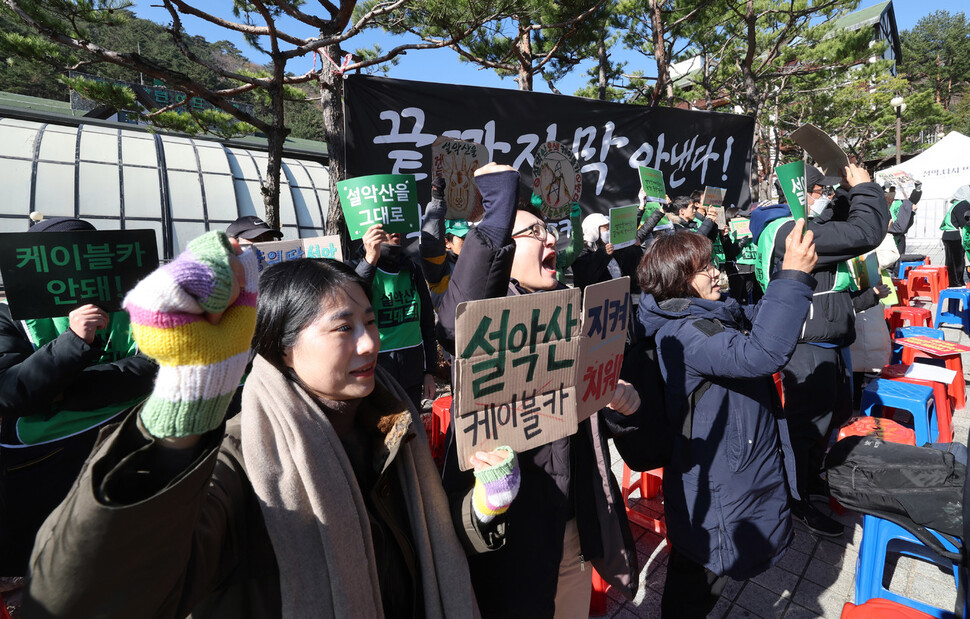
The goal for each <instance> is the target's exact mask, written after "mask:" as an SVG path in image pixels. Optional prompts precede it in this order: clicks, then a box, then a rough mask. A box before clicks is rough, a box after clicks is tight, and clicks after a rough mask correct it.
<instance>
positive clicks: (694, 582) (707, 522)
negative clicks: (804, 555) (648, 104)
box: [638, 222, 817, 617]
mask: <svg viewBox="0 0 970 619" xmlns="http://www.w3.org/2000/svg"><path fill="white" fill-rule="evenodd" d="M803 229H804V226H803V222H799V223H798V224H796V227H795V230H794V231H793V232H792V234H791V236H790V237H789V238H788V242H787V249H788V251H787V253H786V255H785V261H784V264H783V265H782V268H783V270H782V272H781V273H779V274H778V275H777V276H776V277H775V278H774V279H773V280H772V282H771V285H770V286H769V287H768V290H767V292H766V294H765V296H764V298H763V299H762V301H761V303H759V304H758V305H757V306H746V307H742V306H740V305H738V304H737V302H735V301H734V300H733V299H730V298H728V299H725V300H722V295H721V291H720V286H719V281H720V277H719V273H718V270H717V267H716V266H715V265H714V264H713V262H712V260H711V258H712V256H711V250H712V247H711V242H710V240H708V239H707V238H705V237H703V236H701V235H699V234H695V233H692V232H686V231H681V232H677V233H675V234H671V235H667V236H663V237H660V238H657V239H656V240H654V242H653V243H652V244H651V245H650V247H649V248H648V249H647V251H646V253H645V254H644V256H643V260H641V262H640V266H639V268H638V276H639V279H640V287H641V289H642V290H643V296H642V298H641V300H640V307H639V311H638V319H639V321H640V322H641V324H642V325H643V327H644V329H645V332H646V335H647V336H648V337H653V338H654V339H655V342H656V345H657V352H658V358H659V360H660V364H661V371H662V373H663V376H664V383H665V397H666V403H665V405H666V410H667V411H668V413H669V412H670V411H682V410H684V406H685V404H686V403H687V402H688V400H689V399H690V401H692V404H693V407H694V409H693V424H692V427H691V429H690V439H689V441H688V440H685V438H684V437H681V438H679V439H678V440H677V443H676V444H675V447H674V454H673V461H674V462H675V463H678V464H679V465H678V466H668V467H667V469H666V470H665V471H664V513H665V516H666V522H667V537H668V539H669V540H670V545H671V554H670V560H669V562H668V567H667V582H666V585H665V587H664V594H663V600H662V614H663V616H664V617H703V616H705V615H707V614H708V613H709V612H710V611H711V609H712V608H713V607H714V605H715V604H716V603H717V600H718V597H719V596H720V594H721V590H722V589H723V588H724V584H725V583H726V581H727V577H729V576H730V577H731V578H734V579H738V580H743V579H747V578H750V577H752V576H754V575H756V574H758V573H760V572H763V571H764V570H766V569H768V568H769V567H771V566H772V565H773V564H774V563H775V562H777V561H778V559H780V558H781V555H782V553H783V551H784V550H785V548H786V547H787V546H788V544H789V542H790V541H791V537H792V527H791V516H790V513H789V508H788V493H789V489H791V491H792V492H795V490H794V485H793V484H794V460H793V459H792V457H791V445H790V443H789V441H788V433H787V428H786V426H785V421H784V419H783V418H782V417H781V407H780V403H779V402H778V396H777V393H776V391H775V386H774V382H773V380H772V377H771V375H772V374H773V373H774V372H777V371H778V370H780V369H781V368H782V367H784V365H785V364H786V363H787V361H788V359H789V357H790V356H791V354H792V351H793V350H794V349H795V343H796V342H797V341H798V334H799V331H800V329H801V325H802V323H803V322H804V320H805V317H806V315H807V313H808V308H809V305H810V303H811V299H812V290H813V288H814V286H815V280H814V278H812V276H811V275H810V272H811V270H812V267H813V266H814V265H815V262H816V260H817V256H816V254H815V246H814V244H813V242H812V233H811V232H808V233H806V234H805V235H804V236H803V235H802V231H803ZM675 425H676V427H680V425H679V424H675ZM783 454H784V455H783ZM786 475H787V479H788V480H789V481H790V483H786Z"/></svg>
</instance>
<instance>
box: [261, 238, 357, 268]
mask: <svg viewBox="0 0 970 619" xmlns="http://www.w3.org/2000/svg"><path fill="white" fill-rule="evenodd" d="M253 250H254V251H255V252H256V258H257V259H258V260H259V270H260V271H262V270H263V269H265V268H266V267H269V266H272V265H274V264H279V263H280V262H289V261H290V260H299V259H300V258H330V259H331V260H337V261H340V262H343V259H344V256H343V252H342V251H341V250H340V237H339V236H338V235H336V234H334V235H330V236H317V237H313V238H310V239H294V240H292V241H269V242H267V243H254V244H253Z"/></svg>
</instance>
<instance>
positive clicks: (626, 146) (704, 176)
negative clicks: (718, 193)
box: [344, 75, 754, 213]
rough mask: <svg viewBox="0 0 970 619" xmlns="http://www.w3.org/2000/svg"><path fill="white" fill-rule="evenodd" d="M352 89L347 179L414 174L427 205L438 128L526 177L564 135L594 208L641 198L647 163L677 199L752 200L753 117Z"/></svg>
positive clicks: (530, 96) (589, 207)
mask: <svg viewBox="0 0 970 619" xmlns="http://www.w3.org/2000/svg"><path fill="white" fill-rule="evenodd" d="M344 89H345V90H344V109H345V115H346V123H347V124H346V129H347V131H346V137H347V174H348V177H354V176H364V175H367V174H398V173H401V174H415V175H416V176H417V180H418V193H419V195H420V198H421V201H422V203H423V202H425V201H427V199H428V197H429V196H430V179H429V178H428V176H427V173H428V171H429V170H430V169H431V143H432V142H433V141H434V139H435V138H436V137H437V136H439V135H444V136H448V137H454V138H460V139H462V140H468V141H471V142H477V143H479V144H483V145H484V146H485V147H486V148H487V149H488V150H489V152H490V154H491V160H492V161H497V162H498V163H506V164H509V165H511V166H512V167H514V168H516V169H518V170H519V172H520V174H522V177H523V178H524V179H525V180H526V183H528V182H529V181H531V180H532V164H533V153H534V152H535V151H536V149H537V148H538V147H539V146H540V145H541V144H542V143H544V142H546V141H558V142H562V143H563V144H564V145H566V146H567V147H570V148H571V149H572V151H573V153H574V154H575V155H576V158H577V159H578V160H579V164H580V166H581V171H582V176H583V193H582V197H581V199H580V203H581V204H582V206H583V210H584V211H586V212H600V213H607V212H608V209H609V208H610V207H613V206H622V205H626V204H634V203H636V202H637V192H638V191H639V188H640V180H639V177H638V174H637V168H638V167H639V166H648V167H651V168H657V169H659V170H661V171H662V172H663V175H664V182H665V183H666V186H667V193H668V195H670V197H671V198H674V197H676V196H681V195H688V194H690V192H691V191H694V190H695V189H699V190H703V189H704V187H705V186H707V185H710V186H714V187H723V188H725V189H726V190H727V194H726V196H725V200H724V202H725V205H726V206H731V205H736V206H740V207H744V206H746V205H747V204H748V202H749V201H750V191H749V187H750V171H751V146H752V141H753V137H754V119H753V118H751V117H748V116H738V115H735V114H719V113H715V112H701V111H688V110H680V109H674V108H660V107H655V108H651V107H644V106H639V105H628V104H622V103H609V102H604V101H596V100H593V99H583V98H580V97H568V96H562V95H552V94H545V93H535V92H520V91H517V90H505V89H501V88H479V87H474V86H453V85H447V84H432V83H426V82H414V81H407V80H394V79H388V78H383V77H372V76H364V75H351V76H349V77H348V78H347V79H346V80H345V82H344Z"/></svg>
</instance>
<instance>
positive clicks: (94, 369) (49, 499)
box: [0, 217, 157, 576]
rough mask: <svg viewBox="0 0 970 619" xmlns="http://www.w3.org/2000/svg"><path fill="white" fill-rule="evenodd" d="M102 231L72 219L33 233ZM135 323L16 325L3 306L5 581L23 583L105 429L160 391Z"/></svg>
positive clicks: (88, 320) (0, 414)
mask: <svg viewBox="0 0 970 619" xmlns="http://www.w3.org/2000/svg"><path fill="white" fill-rule="evenodd" d="M93 230H95V228H94V226H93V225H91V224H90V223H88V222H87V221H84V220H81V219H74V218H69V217H57V218H53V219H45V220H43V221H41V222H40V223H37V224H35V225H34V226H33V227H32V228H30V231H31V232H67V231H73V232H80V233H84V232H86V231H93ZM156 370H157V367H156V365H155V364H154V363H153V362H152V361H151V360H150V359H148V358H147V357H145V356H143V355H140V354H137V348H136V346H135V343H134V341H133V340H132V339H131V337H130V335H129V325H128V314H126V313H125V312H121V311H119V312H106V311H104V310H102V309H100V308H99V307H97V306H95V305H90V304H87V305H82V306H80V307H77V308H75V309H73V310H71V311H70V312H69V313H68V314H67V315H65V316H59V317H55V318H34V319H28V320H14V319H13V318H12V317H11V315H10V308H9V307H8V306H7V305H6V304H0V462H2V483H0V490H2V497H0V498H2V500H0V506H2V512H0V576H22V575H24V574H25V573H26V571H27V560H28V558H29V557H30V550H31V548H32V547H33V545H34V535H35V534H36V533H37V529H38V528H40V525H41V523H42V522H43V521H44V519H45V518H46V517H47V516H48V514H50V512H51V511H52V510H53V509H54V508H55V507H56V506H57V504H58V503H60V502H61V500H62V499H64V497H65V496H66V495H67V493H68V491H69V490H70V488H71V486H72V485H73V484H74V481H75V478H76V477H77V474H78V472H79V471H80V470H81V466H82V465H83V464H84V460H85V459H86V458H87V457H88V455H89V454H90V453H91V448H92V447H93V445H94V443H95V439H96V438H97V436H98V431H99V430H100V428H101V427H102V426H103V425H104V424H106V423H108V422H109V421H111V420H115V419H119V418H121V416H122V415H124V413H126V412H127V411H128V410H130V408H131V407H132V406H134V405H135V404H137V403H138V402H140V401H141V400H143V399H144V398H145V397H146V396H147V395H148V393H149V392H150V391H151V388H152V380H153V379H154V377H155V372H156Z"/></svg>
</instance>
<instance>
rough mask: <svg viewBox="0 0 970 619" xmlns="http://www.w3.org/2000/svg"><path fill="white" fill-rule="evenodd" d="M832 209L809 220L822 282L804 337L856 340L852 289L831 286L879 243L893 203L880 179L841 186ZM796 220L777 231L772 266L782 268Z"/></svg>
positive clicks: (805, 339)
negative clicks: (841, 269) (844, 266)
mask: <svg viewBox="0 0 970 619" xmlns="http://www.w3.org/2000/svg"><path fill="white" fill-rule="evenodd" d="M830 209H831V210H830V211H829V209H826V212H825V213H823V215H824V216H819V217H817V218H815V219H814V220H811V221H809V223H808V229H809V230H811V231H812V232H813V233H814V235H815V251H816V252H818V264H817V265H816V267H815V270H814V271H812V275H813V276H814V277H815V279H816V280H817V282H818V285H817V286H816V287H815V295H814V296H813V297H812V307H811V308H810V309H809V312H808V319H807V320H806V321H805V325H804V327H803V328H802V335H801V338H800V340H799V341H800V342H824V343H829V344H835V345H838V346H848V345H849V344H851V343H852V342H853V340H855V309H854V308H853V306H852V297H851V296H850V294H849V292H848V291H844V292H832V289H833V287H834V286H835V282H836V275H837V270H838V268H839V265H840V264H841V263H843V262H845V261H846V260H849V259H851V258H855V257H856V256H861V255H862V254H864V253H866V252H869V251H872V250H873V249H875V248H876V247H878V246H879V243H881V242H882V240H883V239H884V238H885V237H886V230H887V229H888V227H889V207H888V206H887V205H886V199H885V197H884V196H883V191H882V188H881V187H880V186H879V185H877V184H876V183H860V184H858V185H856V186H855V187H853V188H852V189H851V190H849V191H846V190H844V189H839V190H838V191H837V192H836V197H835V200H834V202H833V204H832V205H831V207H830ZM794 226H795V222H794V221H790V222H786V223H784V224H782V225H781V227H780V228H779V229H778V232H777V234H776V235H775V244H774V251H773V252H772V266H773V268H772V271H773V272H776V271H777V270H778V269H780V268H781V262H782V259H783V258H784V256H785V239H786V238H788V234H789V233H790V232H791V230H792V228H793V227H794Z"/></svg>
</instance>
